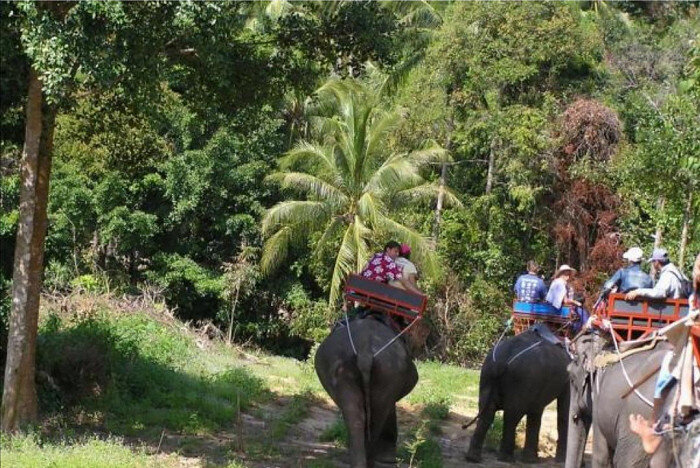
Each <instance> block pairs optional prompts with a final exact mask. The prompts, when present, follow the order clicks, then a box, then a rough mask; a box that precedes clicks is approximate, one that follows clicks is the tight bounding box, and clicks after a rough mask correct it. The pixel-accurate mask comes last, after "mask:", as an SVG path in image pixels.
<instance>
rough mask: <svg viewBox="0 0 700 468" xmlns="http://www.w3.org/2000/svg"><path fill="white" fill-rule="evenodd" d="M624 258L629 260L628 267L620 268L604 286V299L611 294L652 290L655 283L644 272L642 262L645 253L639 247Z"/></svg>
mask: <svg viewBox="0 0 700 468" xmlns="http://www.w3.org/2000/svg"><path fill="white" fill-rule="evenodd" d="M622 258H624V259H625V260H627V262H628V265H627V266H626V267H624V268H620V269H619V270H617V271H616V272H615V274H614V275H613V276H612V277H611V278H610V279H609V280H607V281H606V282H605V284H604V285H603V292H602V295H603V297H605V296H607V295H608V294H610V293H611V292H613V290H614V291H616V292H619V293H627V292H630V291H633V290H635V289H640V288H651V287H652V286H654V282H653V281H652V279H651V276H649V275H648V274H646V273H645V272H644V271H643V270H642V260H643V259H644V252H642V249H640V248H639V247H632V248H630V249H628V250H627V252H625V253H624V254H622Z"/></svg>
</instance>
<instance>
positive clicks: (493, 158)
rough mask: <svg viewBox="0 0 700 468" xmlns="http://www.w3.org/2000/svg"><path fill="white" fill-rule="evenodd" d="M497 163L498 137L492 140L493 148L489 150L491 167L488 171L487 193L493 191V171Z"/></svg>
mask: <svg viewBox="0 0 700 468" xmlns="http://www.w3.org/2000/svg"><path fill="white" fill-rule="evenodd" d="M495 164H496V139H495V138H494V139H493V140H491V149H490V150H489V169H488V172H487V173H486V195H488V194H489V193H491V189H492V188H493V172H494V166H495Z"/></svg>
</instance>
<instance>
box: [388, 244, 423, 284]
mask: <svg viewBox="0 0 700 468" xmlns="http://www.w3.org/2000/svg"><path fill="white" fill-rule="evenodd" d="M395 262H396V264H397V265H398V266H400V267H401V276H403V277H404V278H405V279H406V280H408V281H409V282H410V283H411V284H412V285H413V286H414V288H415V290H416V291H419V292H420V289H419V288H418V269H417V268H416V266H415V265H414V264H413V262H412V261H411V247H410V246H409V245H408V244H401V248H400V249H399V256H398V257H397V258H396V260H395ZM389 284H391V285H392V286H396V287H399V288H403V284H401V282H400V281H391V282H390V283H389Z"/></svg>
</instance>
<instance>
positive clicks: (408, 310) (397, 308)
mask: <svg viewBox="0 0 700 468" xmlns="http://www.w3.org/2000/svg"><path fill="white" fill-rule="evenodd" d="M368 282H371V283H368ZM363 285H366V286H371V289H373V290H371V289H370V288H367V287H363ZM377 286H380V287H379V288H377ZM402 297H403V298H404V299H406V298H408V299H411V301H407V300H403V299H401V298H402ZM353 302H359V303H360V304H362V305H364V306H366V307H368V308H369V309H371V310H375V311H378V312H385V313H388V314H392V315H398V316H400V317H404V318H407V319H409V320H416V319H420V318H422V317H423V313H424V312H425V308H426V306H427V304H428V298H427V296H425V295H423V294H418V293H415V292H413V291H407V290H405V289H401V288H396V287H394V286H390V285H388V284H386V283H379V282H377V281H373V280H368V279H367V278H363V277H362V276H360V275H355V274H353V275H350V276H349V277H348V279H347V280H346V282H345V306H346V308H348V309H349V308H350V307H351V306H352V303H353Z"/></svg>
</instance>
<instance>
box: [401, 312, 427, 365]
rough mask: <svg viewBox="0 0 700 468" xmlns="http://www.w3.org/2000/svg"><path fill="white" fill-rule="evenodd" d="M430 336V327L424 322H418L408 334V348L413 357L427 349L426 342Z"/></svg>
mask: <svg viewBox="0 0 700 468" xmlns="http://www.w3.org/2000/svg"><path fill="white" fill-rule="evenodd" d="M429 334H430V327H428V324H427V323H425V322H424V321H423V320H419V321H418V322H416V323H415V324H414V325H413V326H412V327H411V329H410V330H408V332H407V333H406V335H407V339H406V341H407V342H408V348H409V351H410V352H411V355H412V356H417V355H418V354H420V352H421V351H423V349H424V348H425V342H426V341H427V339H428V335H429Z"/></svg>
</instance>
